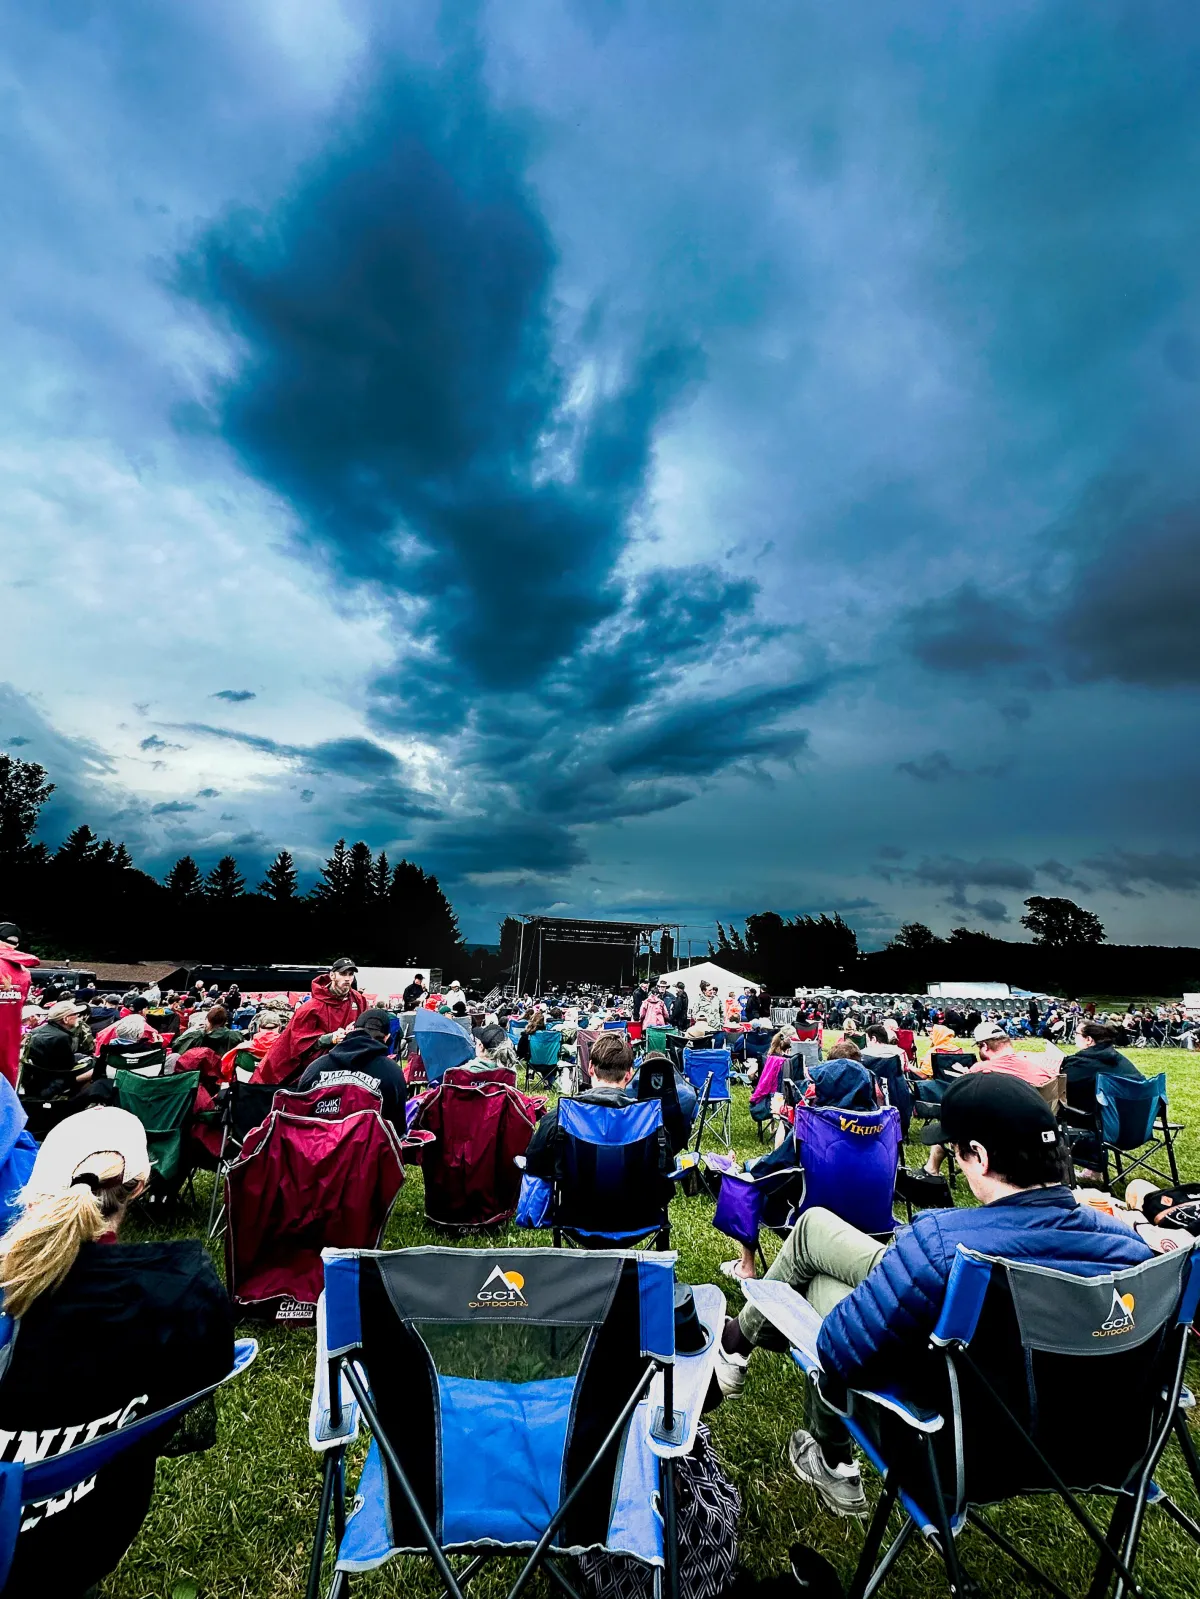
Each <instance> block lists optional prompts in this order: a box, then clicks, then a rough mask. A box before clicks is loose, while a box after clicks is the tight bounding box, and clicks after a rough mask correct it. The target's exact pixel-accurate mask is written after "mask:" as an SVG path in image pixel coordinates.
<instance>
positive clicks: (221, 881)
mask: <svg viewBox="0 0 1200 1599" xmlns="http://www.w3.org/2000/svg"><path fill="white" fill-rule="evenodd" d="M245 892H246V880H245V878H244V877H243V876H242V874H241V872H239V871H238V863H237V861H236V860H234V858H233V856H232V855H222V856H221V859H220V860H219V861H218V862H217V864H216V865H215V866H214V867H213V869H212V871H211V872H209V874H208V876H207V877H206V878H205V879H204V894H205V898H206V899H211V900H216V901H217V902H218V903H219V904H223V905H228V904H229V902H230V901H231V900H235V899H241V897H242V895H243V894H244V893H245Z"/></svg>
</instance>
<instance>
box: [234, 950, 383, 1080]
mask: <svg viewBox="0 0 1200 1599" xmlns="http://www.w3.org/2000/svg"><path fill="white" fill-rule="evenodd" d="M366 1008H367V996H366V995H365V994H360V993H359V991H358V989H357V988H352V989H351V990H350V992H349V993H348V994H347V995H346V997H345V999H335V998H334V996H333V993H332V992H331V990H330V987H329V973H328V972H322V974H321V976H320V977H314V978H313V983H312V998H311V999H310V1000H309V1002H308V1004H307V1005H301V1007H300V1009H299V1010H298V1011H297V1012H296V1014H295V1015H294V1016H293V1017H292V1019H291V1021H290V1022H289V1023H288V1024H287V1026H286V1027H285V1028H284V1029H283V1031H282V1033H280V1035H279V1037H278V1038H277V1039H276V1041H275V1043H274V1044H272V1045H271V1048H270V1049H269V1050H268V1051H267V1053H266V1054H265V1055H264V1056H263V1058H262V1060H260V1061H259V1063H258V1065H257V1066H256V1067H255V1068H254V1076H253V1077H252V1078H251V1079H250V1080H251V1082H254V1083H290V1082H291V1081H292V1079H293V1078H295V1077H299V1075H300V1073H301V1072H302V1071H303V1070H304V1068H305V1067H306V1066H307V1065H308V1063H309V1061H310V1060H315V1059H316V1057H317V1055H318V1054H319V1053H320V1051H319V1049H318V1047H317V1045H318V1041H319V1040H320V1038H321V1035H322V1033H336V1032H337V1030H338V1028H339V1027H353V1026H354V1023H355V1022H356V1021H357V1020H358V1018H359V1016H360V1015H361V1014H362V1012H363V1011H365V1010H366Z"/></svg>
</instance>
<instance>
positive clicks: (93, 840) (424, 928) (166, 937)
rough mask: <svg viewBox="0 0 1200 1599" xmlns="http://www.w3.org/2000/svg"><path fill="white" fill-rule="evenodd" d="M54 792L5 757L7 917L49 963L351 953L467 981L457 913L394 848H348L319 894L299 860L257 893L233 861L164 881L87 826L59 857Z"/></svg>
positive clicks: (274, 868)
mask: <svg viewBox="0 0 1200 1599" xmlns="http://www.w3.org/2000/svg"><path fill="white" fill-rule="evenodd" d="M53 792H54V784H53V783H52V782H50V780H49V776H48V774H47V772H46V771H45V769H44V768H43V767H41V766H38V765H37V764H35V763H34V762H31V761H21V760H17V759H15V758H14V757H12V756H9V755H0V919H3V920H6V921H14V922H16V923H17V925H18V926H19V927H20V928H21V929H22V932H23V934H24V936H25V939H26V943H27V945H28V947H30V948H31V949H32V950H34V952H35V953H37V954H40V955H43V956H45V957H46V958H47V959H53V958H64V957H66V958H70V959H80V960H115V961H121V960H138V959H142V960H144V959H147V958H151V959H153V958H164V959H168V960H176V959H178V960H195V961H209V960H213V961H224V962H240V961H246V962H250V961H261V962H270V963H275V964H280V963H286V962H289V961H295V962H297V963H308V962H310V961H322V960H331V959H334V958H335V957H336V956H338V955H341V954H350V955H353V957H354V958H355V959H356V960H358V961H361V962H363V963H365V964H370V965H380V966H407V965H413V964H416V963H418V962H420V963H422V964H428V965H432V966H441V967H442V968H443V969H444V970H447V973H448V975H449V968H451V967H454V968H455V969H456V974H457V975H459V976H460V977H465V975H466V971H467V957H466V950H465V948H464V945H463V940H462V935H461V933H460V931H459V926H458V921H457V919H456V917H455V915H454V911H453V909H452V907H451V905H450V903H449V901H448V900H447V898H446V896H445V894H443V892H442V890H441V888H440V886H439V884H438V880H437V878H436V877H434V876H432V875H431V874H429V873H426V872H424V871H423V870H422V869H421V867H420V866H418V865H417V864H416V863H415V862H414V861H409V860H400V861H397V862H396V863H395V865H393V864H392V863H391V862H390V861H389V860H388V858H387V855H386V854H385V853H384V852H383V851H382V850H381V851H380V852H379V854H378V855H373V854H372V852H371V849H370V847H369V846H368V845H367V844H365V843H363V842H362V841H361V840H360V841H358V842H356V843H353V844H350V845H347V843H346V840H345V839H344V838H340V839H338V841H337V843H336V844H335V845H334V846H333V850H332V852H331V853H330V856H329V859H328V860H327V861H326V862H325V864H324V866H323V867H322V868H321V874H320V878H319V880H318V881H317V883H316V884H315V886H314V887H313V888H312V889H311V891H310V892H308V893H306V894H304V893H301V892H300V888H299V883H298V880H297V874H296V865H295V862H294V860H293V859H292V856H291V855H290V854H289V852H288V851H287V850H286V849H281V850H280V851H279V853H278V854H277V855H276V856H275V859H274V860H273V861H272V862H271V864H270V865H269V866H268V867H267V869H266V872H265V873H264V875H263V877H262V880H261V881H260V882H258V883H256V884H254V885H253V886H251V885H249V884H248V883H247V881H246V878H245V877H244V875H243V873H242V871H241V868H240V867H239V865H238V862H237V860H236V858H235V857H234V856H233V855H223V856H222V857H221V859H220V860H219V861H218V862H217V863H216V865H215V866H213V867H212V869H211V870H210V871H208V872H202V871H201V869H200V867H199V865H198V864H197V863H196V861H195V860H194V859H193V858H192V856H190V855H183V856H181V857H180V858H179V860H177V861H176V862H175V864H174V866H172V867H171V870H170V871H169V872H168V873H167V876H166V880H165V882H161V883H160V882H158V881H157V880H156V879H155V878H153V877H152V876H150V874H149V873H148V872H143V871H141V870H139V868H138V867H137V866H136V865H135V864H134V861H133V858H132V856H131V855H130V853H129V851H128V849H127V848H126V847H125V845H124V844H123V843H114V841H113V840H112V839H110V838H98V837H97V836H96V834H95V833H94V832H93V831H92V829H91V828H90V827H89V826H87V824H86V823H81V824H80V826H78V827H76V828H75V829H74V830H73V831H72V832H71V833H70V835H69V836H68V837H67V838H66V839H65V840H64V841H63V843H62V844H61V845H60V846H59V848H58V849H57V850H55V851H53V852H51V851H50V850H49V849H47V847H46V845H45V844H43V843H41V842H39V841H38V840H37V839H36V836H35V835H36V832H37V825H38V818H39V815H40V813H41V809H42V807H43V806H44V805H45V803H46V801H47V800H48V799H49V798H50V795H51V794H52V793H53ZM459 968H461V970H458V969H459Z"/></svg>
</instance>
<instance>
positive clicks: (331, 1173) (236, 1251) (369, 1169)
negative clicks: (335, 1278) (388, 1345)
mask: <svg viewBox="0 0 1200 1599" xmlns="http://www.w3.org/2000/svg"><path fill="white" fill-rule="evenodd" d="M431 1147H432V1146H431ZM403 1183H404V1165H403V1162H402V1159H401V1150H400V1144H399V1140H398V1139H397V1138H396V1135H395V1133H394V1132H393V1131H392V1129H391V1128H390V1127H389V1126H388V1124H387V1122H385V1121H384V1119H383V1117H382V1116H381V1115H380V1114H379V1112H378V1111H377V1110H360V1111H355V1112H354V1113H353V1114H351V1115H349V1116H344V1117H342V1118H341V1119H340V1120H337V1121H325V1120H322V1119H321V1118H320V1117H318V1116H291V1115H288V1114H287V1112H285V1111H280V1110H273V1111H272V1112H271V1114H270V1115H269V1116H268V1117H267V1119H266V1121H265V1122H264V1123H263V1124H262V1126H261V1127H257V1128H255V1129H254V1130H253V1132H251V1133H250V1134H248V1135H247V1137H246V1140H245V1142H244V1144H243V1145H242V1152H241V1154H240V1155H239V1156H238V1159H237V1160H236V1161H235V1162H234V1163H233V1165H232V1166H231V1167H230V1168H229V1172H228V1175H227V1177H226V1180H225V1205H226V1214H227V1215H228V1218H229V1226H228V1228H227V1230H226V1233H225V1279H226V1283H227V1285H228V1288H229V1295H230V1298H231V1299H232V1300H233V1303H234V1305H235V1306H236V1307H237V1308H238V1309H239V1310H240V1311H242V1312H243V1313H245V1314H249V1315H253V1316H256V1317H259V1318H261V1319H264V1320H268V1321H276V1322H282V1323H286V1324H290V1325H293V1326H302V1325H306V1324H310V1323H311V1322H312V1321H313V1320H314V1319H315V1317H316V1310H317V1296H318V1295H319V1294H320V1292H321V1288H322V1286H323V1282H324V1272H323V1269H322V1265H321V1251H322V1249H327V1248H328V1249H377V1248H378V1247H379V1244H380V1243H381V1241H382V1238H383V1230H384V1227H385V1226H386V1225H387V1219H388V1216H389V1215H390V1214H391V1209H392V1206H393V1205H394V1204H395V1202H396V1196H397V1194H398V1193H399V1192H400V1189H401V1186H402V1185H403Z"/></svg>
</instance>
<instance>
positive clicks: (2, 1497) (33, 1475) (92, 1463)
mask: <svg viewBox="0 0 1200 1599" xmlns="http://www.w3.org/2000/svg"><path fill="white" fill-rule="evenodd" d="M17 1325H18V1324H17V1323H16V1322H14V1321H13V1320H12V1318H11V1317H9V1316H3V1315H0V1371H2V1370H3V1369H4V1368H5V1367H6V1366H7V1364H8V1356H10V1355H11V1353H12V1346H13V1342H14V1340H15V1338H16V1336H17ZM257 1354H258V1342H257V1340H256V1339H254V1338H239V1339H238V1340H237V1341H236V1343H235V1344H234V1346H233V1365H232V1367H231V1368H230V1370H229V1371H228V1372H226V1374H225V1376H224V1377H222V1378H221V1379H220V1381H219V1382H215V1383H211V1384H210V1385H209V1386H208V1387H207V1388H202V1389H200V1390H199V1392H198V1393H194V1394H189V1395H188V1397H187V1398H186V1399H181V1400H179V1401H178V1402H177V1403H176V1404H174V1405H168V1406H167V1407H166V1408H165V1409H163V1410H155V1411H153V1412H152V1413H151V1414H150V1415H148V1416H139V1417H138V1418H137V1419H136V1420H134V1421H129V1422H126V1424H125V1425H124V1426H123V1427H118V1428H116V1430H115V1431H113V1432H106V1433H102V1434H101V1435H100V1436H99V1437H97V1438H92V1439H91V1440H90V1441H89V1442H87V1443H82V1444H76V1446H75V1447H74V1448H73V1449H64V1450H63V1451H62V1453H61V1454H58V1455H47V1456H46V1457H45V1458H44V1459H39V1460H31V1461H30V1462H29V1463H28V1464H22V1463H21V1462H20V1461H6V1462H4V1463H3V1464H0V1592H3V1590H4V1585H5V1583H7V1581H8V1576H9V1571H10V1569H11V1567H12V1561H13V1556H14V1554H15V1553H16V1547H17V1538H18V1536H19V1534H20V1531H21V1518H22V1513H23V1511H24V1508H25V1506H26V1505H33V1504H38V1503H40V1502H41V1501H42V1500H45V1499H57V1498H59V1497H60V1496H61V1495H62V1494H65V1493H68V1492H69V1491H70V1490H71V1489H73V1488H78V1487H79V1486H80V1484H81V1483H85V1482H87V1480H88V1478H89V1477H94V1476H95V1475H96V1473H97V1472H98V1471H101V1470H102V1469H103V1468H104V1467H105V1466H110V1465H112V1464H114V1462H116V1461H118V1460H120V1458H121V1456H122V1455H123V1454H124V1453H125V1452H126V1450H129V1449H132V1448H134V1447H136V1446H137V1445H138V1444H143V1443H145V1442H146V1441H147V1439H149V1438H152V1437H154V1436H155V1435H156V1434H159V1433H161V1432H163V1430H164V1429H169V1428H170V1427H171V1426H172V1425H173V1424H174V1423H175V1422H177V1421H178V1420H179V1419H180V1417H181V1416H182V1415H183V1414H184V1413H185V1412H186V1411H188V1410H190V1409H191V1408H192V1406H193V1405H198V1404H199V1403H200V1401H201V1400H202V1399H207V1398H208V1396H209V1395H210V1394H212V1393H215V1392H216V1390H217V1389H218V1388H220V1387H222V1386H223V1385H224V1384H225V1383H227V1382H229V1381H231V1380H232V1379H233V1378H234V1377H240V1376H241V1374H242V1372H244V1371H245V1370H246V1368H247V1367H248V1366H250V1365H251V1364H252V1363H253V1361H254V1359H255V1357H256V1356H257ZM109 1419H110V1420H111V1418H109ZM76 1430H77V1431H82V1429H81V1428H80V1429H76ZM33 1436H34V1437H35V1439H36V1436H37V1435H36V1434H34V1435H33ZM42 1436H46V1435H45V1434H43V1435H42ZM53 1436H54V1434H51V1435H50V1437H51V1439H52V1438H53Z"/></svg>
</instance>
